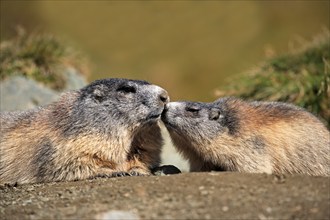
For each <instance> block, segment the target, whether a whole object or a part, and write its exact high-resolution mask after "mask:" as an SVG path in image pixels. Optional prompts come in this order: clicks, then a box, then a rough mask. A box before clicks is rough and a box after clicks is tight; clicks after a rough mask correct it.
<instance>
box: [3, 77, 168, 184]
mask: <svg viewBox="0 0 330 220" xmlns="http://www.w3.org/2000/svg"><path fill="white" fill-rule="evenodd" d="M167 102H168V94H167V92H166V91H165V90H164V89H162V88H160V87H158V86H156V85H151V84H149V83H148V82H145V81H138V80H127V79H105V80H98V81H95V82H93V83H92V84H90V85H88V86H86V87H84V88H82V89H81V90H79V91H72V92H68V93H65V94H64V95H62V96H61V98H60V99H59V100H58V101H57V102H54V103H52V104H50V105H48V106H45V107H40V108H38V109H34V110H29V111H24V112H11V113H9V112H2V113H0V122H1V134H0V138H1V140H0V153H1V155H0V182H1V183H4V182H19V183H30V182H46V181H63V180H78V179H86V178H91V177H95V176H116V175H140V174H143V175H148V174H150V169H151V168H153V167H155V166H158V165H159V163H160V152H161V145H162V137H161V133H160V128H159V126H158V124H157V123H158V121H159V119H160V115H161V113H162V111H163V109H164V105H165V104H166V103H167Z"/></svg>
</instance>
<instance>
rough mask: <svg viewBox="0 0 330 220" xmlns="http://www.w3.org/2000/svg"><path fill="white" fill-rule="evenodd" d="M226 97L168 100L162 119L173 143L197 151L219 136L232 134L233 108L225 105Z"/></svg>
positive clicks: (235, 122) (234, 123)
mask: <svg viewBox="0 0 330 220" xmlns="http://www.w3.org/2000/svg"><path fill="white" fill-rule="evenodd" d="M229 100H230V99H229V98H224V99H219V100H216V101H215V102H211V103H203V102H187V101H183V102H170V103H168V104H167V105H166V107H165V110H164V112H163V114H162V120H163V122H164V124H165V126H166V127H167V129H168V131H169V133H170V135H171V138H172V140H173V142H174V144H175V145H176V146H179V147H185V148H192V149H191V150H193V149H195V150H197V149H198V148H199V147H201V146H207V145H209V144H211V143H212V140H214V139H216V138H220V137H221V136H226V135H227V136H228V135H235V134H236V133H237V132H238V126H239V124H238V119H237V117H236V116H237V114H236V112H235V110H234V109H231V108H229V104H228V101H229Z"/></svg>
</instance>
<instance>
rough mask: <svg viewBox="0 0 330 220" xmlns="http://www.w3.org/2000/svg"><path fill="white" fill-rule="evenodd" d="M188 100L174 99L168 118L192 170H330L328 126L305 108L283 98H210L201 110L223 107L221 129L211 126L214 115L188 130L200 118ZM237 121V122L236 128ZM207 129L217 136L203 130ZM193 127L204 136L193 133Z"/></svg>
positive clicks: (314, 172)
mask: <svg viewBox="0 0 330 220" xmlns="http://www.w3.org/2000/svg"><path fill="white" fill-rule="evenodd" d="M179 103H180V102H179ZM186 105H187V104H186V103H185V102H181V103H180V104H177V105H176V106H174V105H173V107H171V103H170V104H169V105H168V111H167V113H166V114H165V116H164V117H163V120H164V122H165V125H167V128H168V130H169V132H170V135H171V138H172V140H173V143H174V145H175V146H176V147H177V149H178V150H179V151H181V152H182V153H183V155H184V156H185V157H186V158H187V159H188V160H189V162H190V165H191V166H190V169H191V171H210V170H219V171H238V172H254V173H255V172H256V173H259V172H266V173H276V174H284V173H300V174H308V175H316V176H318V175H320V176H329V175H330V170H329V169H330V154H329V152H330V134H329V131H328V130H327V129H326V127H325V126H324V125H323V124H322V123H321V122H320V121H319V120H318V119H317V118H316V117H314V116H313V115H312V114H310V113H308V112H307V111H304V110H303V109H300V108H297V107H295V106H292V105H288V104H284V103H283V104H281V103H266V102H259V103H256V102H255V103H249V102H244V101H242V100H239V99H234V98H230V99H224V101H222V102H220V104H219V102H217V101H216V102H215V103H208V104H205V108H204V107H201V109H200V110H199V111H200V114H205V112H206V110H205V109H210V108H218V109H219V110H220V112H221V114H224V118H223V119H217V120H219V121H217V122H214V123H223V126H222V127H221V129H220V130H219V131H218V132H216V131H215V129H216V124H209V125H208V123H210V120H209V119H204V121H201V122H199V123H198V124H197V125H196V126H195V127H194V128H192V129H193V130H189V129H188V127H189V124H192V123H194V120H195V119H194V118H193V117H189V116H188V115H187V114H186V113H185V110H184V109H185V108H186ZM202 105H204V104H202ZM202 105H201V106H202ZM203 109H204V110H205V112H204V113H202V111H203ZM195 114H197V113H195ZM180 117H181V118H180ZM198 117H202V116H198ZM227 117H231V118H234V119H227ZM175 118H180V119H182V121H180V122H179V121H175V120H176V119H175ZM221 120H224V121H226V122H223V121H221ZM231 120H232V121H231ZM181 123H182V124H181ZM183 123H184V124H183ZM226 123H228V124H229V125H228V126H227V124H226ZM230 124H231V125H230ZM233 124H236V125H235V126H234V128H232V130H231V126H233ZM183 127H185V128H183ZM183 129H184V130H183ZM203 129H204V130H210V131H213V132H214V133H215V135H214V136H212V135H210V136H207V135H204V134H203V131H202V130H203ZM196 130H199V131H196ZM190 131H196V132H198V133H200V135H191V134H189V132H190ZM208 133H210V132H208Z"/></svg>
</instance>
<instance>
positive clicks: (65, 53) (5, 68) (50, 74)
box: [0, 28, 86, 90]
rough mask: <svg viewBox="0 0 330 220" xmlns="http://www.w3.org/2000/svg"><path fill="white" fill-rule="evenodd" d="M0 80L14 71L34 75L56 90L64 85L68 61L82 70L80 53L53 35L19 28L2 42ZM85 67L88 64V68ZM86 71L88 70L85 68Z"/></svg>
mask: <svg viewBox="0 0 330 220" xmlns="http://www.w3.org/2000/svg"><path fill="white" fill-rule="evenodd" d="M0 52H1V53H0V54H1V56H0V63H1V65H0V80H4V79H6V78H7V77H9V76H12V75H22V76H25V77H27V78H31V79H34V80H36V81H38V82H41V83H42V84H44V85H46V86H48V87H50V88H51V89H54V90H61V89H63V88H64V87H65V83H66V82H65V76H64V75H63V69H64V68H65V67H67V66H69V65H71V66H74V67H76V68H77V69H79V70H80V71H81V70H82V69H84V67H83V65H79V63H84V62H80V57H79V55H78V54H76V53H75V52H73V50H72V49H70V48H68V47H66V46H64V44H63V43H62V42H61V41H59V40H58V39H57V38H55V37H54V36H52V35H48V34H39V33H30V34H27V33H26V32H25V31H24V30H23V29H21V28H18V29H17V35H16V36H15V37H14V38H12V39H11V40H8V41H3V42H1V43H0ZM85 69H86V68H85ZM83 72H86V71H83Z"/></svg>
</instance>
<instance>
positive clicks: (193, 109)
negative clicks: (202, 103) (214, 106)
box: [186, 106, 200, 112]
mask: <svg viewBox="0 0 330 220" xmlns="http://www.w3.org/2000/svg"><path fill="white" fill-rule="evenodd" d="M199 110H200V108H199V107H197V106H187V107H186V111H187V112H199Z"/></svg>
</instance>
